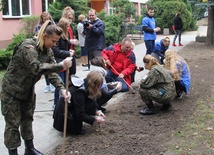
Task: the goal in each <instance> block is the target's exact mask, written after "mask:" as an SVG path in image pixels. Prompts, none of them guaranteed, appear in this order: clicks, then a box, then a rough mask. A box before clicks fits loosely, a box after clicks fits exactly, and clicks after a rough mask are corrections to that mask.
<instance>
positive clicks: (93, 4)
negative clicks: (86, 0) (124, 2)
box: [90, 0, 104, 12]
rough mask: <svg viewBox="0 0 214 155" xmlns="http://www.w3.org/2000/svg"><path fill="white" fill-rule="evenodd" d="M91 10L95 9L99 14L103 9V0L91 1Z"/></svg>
mask: <svg viewBox="0 0 214 155" xmlns="http://www.w3.org/2000/svg"><path fill="white" fill-rule="evenodd" d="M90 2H91V8H93V9H95V10H96V11H97V12H100V11H102V10H103V9H104V0H91V1H90Z"/></svg>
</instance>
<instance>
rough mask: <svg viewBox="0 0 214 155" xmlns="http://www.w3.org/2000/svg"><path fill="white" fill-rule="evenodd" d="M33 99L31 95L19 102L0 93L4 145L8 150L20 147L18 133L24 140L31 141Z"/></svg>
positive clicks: (33, 96)
mask: <svg viewBox="0 0 214 155" xmlns="http://www.w3.org/2000/svg"><path fill="white" fill-rule="evenodd" d="M35 97H36V96H35V94H34V93H33V95H31V96H29V98H28V99H27V100H20V99H18V98H15V97H13V96H11V95H9V94H5V93H1V111H2V115H3V116H4V119H5V131H4V143H5V146H6V147H7V148H8V149H14V148H17V147H19V146H20V145H21V138H20V132H21V136H22V138H23V139H24V140H30V139H33V130H32V122H33V113H34V110H35ZM19 127H20V132H19Z"/></svg>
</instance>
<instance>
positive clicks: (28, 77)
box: [1, 20, 71, 155]
mask: <svg viewBox="0 0 214 155" xmlns="http://www.w3.org/2000/svg"><path fill="white" fill-rule="evenodd" d="M61 34H62V29H61V28H59V27H57V26H56V25H51V21H50V20H48V21H46V22H45V23H44V24H43V25H42V27H41V29H40V31H39V34H38V38H37V39H35V38H34V39H26V40H24V41H23V42H22V43H20V44H19V45H17V46H16V48H15V49H14V53H13V56H12V60H11V61H10V64H9V66H8V68H7V71H6V73H5V75H4V78H3V80H2V91H1V110H2V114H3V116H4V118H5V123H6V125H5V132H4V143H5V145H6V147H7V148H8V150H9V155H17V154H18V153H17V147H19V146H20V145H21V139H20V132H21V136H22V138H23V139H24V141H25V155H42V153H41V152H39V151H38V150H36V149H35V148H34V145H33V131H32V122H33V113H34V109H35V102H36V100H35V97H36V96H35V92H34V86H35V84H36V82H37V81H38V80H39V79H40V78H41V76H42V75H43V74H46V75H48V79H49V81H50V82H51V83H52V84H53V85H54V86H55V87H56V89H57V90H58V91H60V92H61V94H62V96H63V97H64V98H65V100H66V101H70V94H67V95H66V90H65V87H64V84H63V82H62V80H61V78H60V77H59V75H58V74H57V73H55V72H58V71H60V70H62V69H68V68H70V66H71V60H70V59H68V58H67V59H65V60H63V61H62V63H59V64H56V62H55V59H54V56H53V52H52V50H51V47H53V46H55V45H56V42H57V41H58V40H59V38H60V36H61ZM19 127H20V132H19Z"/></svg>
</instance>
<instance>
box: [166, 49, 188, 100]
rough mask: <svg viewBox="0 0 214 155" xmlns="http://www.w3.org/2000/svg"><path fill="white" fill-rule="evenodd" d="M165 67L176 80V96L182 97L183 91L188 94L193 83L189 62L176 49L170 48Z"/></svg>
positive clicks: (167, 52)
mask: <svg viewBox="0 0 214 155" xmlns="http://www.w3.org/2000/svg"><path fill="white" fill-rule="evenodd" d="M165 68H166V69H167V70H168V72H169V73H170V75H171V76H172V78H173V79H174V81H175V89H176V94H177V96H176V98H177V99H181V98H182V95H183V92H185V93H186V94H187V93H188V91H189V88H190V85H191V75H190V70H189V66H188V64H187V63H186V61H185V60H184V58H182V57H181V56H180V55H178V54H177V52H176V51H175V50H172V49H168V50H167V51H166V61H165Z"/></svg>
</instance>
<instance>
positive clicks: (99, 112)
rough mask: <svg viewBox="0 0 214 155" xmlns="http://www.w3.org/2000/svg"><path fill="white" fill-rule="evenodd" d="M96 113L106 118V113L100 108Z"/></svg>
mask: <svg viewBox="0 0 214 155" xmlns="http://www.w3.org/2000/svg"><path fill="white" fill-rule="evenodd" d="M96 115H97V116H101V117H103V118H106V116H105V114H104V113H103V112H102V111H101V110H98V111H97V112H96Z"/></svg>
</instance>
